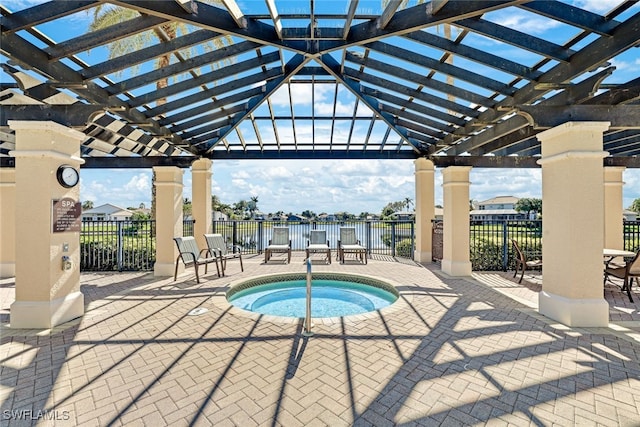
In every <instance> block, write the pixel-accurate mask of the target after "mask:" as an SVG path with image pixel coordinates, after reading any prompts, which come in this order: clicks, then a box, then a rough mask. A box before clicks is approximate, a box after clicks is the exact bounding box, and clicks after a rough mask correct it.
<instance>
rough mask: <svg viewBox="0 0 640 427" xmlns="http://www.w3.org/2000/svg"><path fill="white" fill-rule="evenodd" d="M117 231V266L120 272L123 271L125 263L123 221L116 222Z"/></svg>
mask: <svg viewBox="0 0 640 427" xmlns="http://www.w3.org/2000/svg"><path fill="white" fill-rule="evenodd" d="M116 230H117V236H118V238H117V240H116V251H117V255H116V257H117V261H116V262H117V265H118V271H122V268H123V265H124V262H123V251H124V243H123V238H122V221H116Z"/></svg>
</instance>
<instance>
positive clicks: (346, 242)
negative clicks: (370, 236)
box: [338, 227, 367, 264]
mask: <svg viewBox="0 0 640 427" xmlns="http://www.w3.org/2000/svg"><path fill="white" fill-rule="evenodd" d="M345 253H353V254H355V255H356V258H358V257H360V261H361V262H362V261H364V263H365V264H366V263H367V248H366V247H364V246H363V245H362V244H361V243H360V240H358V238H357V237H356V229H355V228H353V227H341V228H340V240H338V259H339V260H340V262H341V263H342V264H344V254H345Z"/></svg>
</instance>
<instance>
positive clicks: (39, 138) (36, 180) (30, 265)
mask: <svg viewBox="0 0 640 427" xmlns="http://www.w3.org/2000/svg"><path fill="white" fill-rule="evenodd" d="M9 126H10V127H11V129H13V130H14V131H15V134H16V149H15V151H13V152H12V153H11V154H12V155H13V156H14V157H15V158H16V168H15V179H16V185H15V206H14V209H15V236H16V245H15V256H16V259H15V269H16V271H15V273H16V275H15V276H16V297H15V302H14V303H13V304H11V312H10V326H11V327H12V328H35V329H41V328H44V329H48V328H52V327H54V326H56V325H59V324H61V323H65V322H67V321H69V320H72V319H75V318H77V317H80V316H82V315H83V314H84V296H83V295H82V293H81V292H80V222H81V218H80V186H79V185H76V186H74V187H72V188H65V187H63V186H61V185H60V183H58V181H57V178H56V172H57V170H58V167H59V166H61V165H64V164H66V165H70V166H73V167H74V168H76V169H79V168H80V164H81V163H84V161H83V160H82V159H81V158H80V143H81V141H83V140H84V138H85V135H84V134H83V133H81V132H78V131H75V130H72V129H69V128H67V127H65V126H62V125H59V124H57V123H54V122H39V121H9ZM61 202H64V203H65V206H68V207H70V208H72V210H69V211H67V212H68V216H67V214H65V215H63V214H61V208H60V209H58V208H56V207H55V206H60V203H61ZM3 204H4V202H3ZM73 209H76V210H73ZM63 217H66V218H75V220H67V219H64V218H63ZM3 239H4V236H3ZM63 257H67V258H65V259H66V260H68V261H70V265H69V264H68V263H67V264H66V266H68V267H69V268H68V269H65V268H64V266H65V264H63Z"/></svg>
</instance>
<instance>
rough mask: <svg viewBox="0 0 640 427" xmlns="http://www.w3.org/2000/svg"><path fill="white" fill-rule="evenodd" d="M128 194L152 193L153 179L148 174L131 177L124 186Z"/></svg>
mask: <svg viewBox="0 0 640 427" xmlns="http://www.w3.org/2000/svg"><path fill="white" fill-rule="evenodd" d="M124 190H125V191H126V192H149V191H151V179H150V178H149V175H147V174H142V173H141V174H138V175H134V176H132V177H131V179H130V180H129V182H127V183H126V184H125V185H124Z"/></svg>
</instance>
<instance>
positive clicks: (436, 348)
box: [0, 254, 640, 426]
mask: <svg viewBox="0 0 640 427" xmlns="http://www.w3.org/2000/svg"><path fill="white" fill-rule="evenodd" d="M281 261H282V260H281V259H279V258H278V257H276V258H275V260H274V261H273V262H271V263H269V264H268V265H265V264H264V263H263V259H262V257H260V256H255V257H245V271H244V273H241V272H240V269H239V266H238V263H237V262H230V263H229V266H228V271H227V273H228V275H227V276H226V277H223V278H218V277H217V276H216V275H215V273H213V274H211V271H210V273H209V274H208V275H206V276H205V280H202V282H201V283H200V284H196V282H195V277H194V276H193V270H192V269H190V270H188V272H187V273H185V275H183V276H182V277H179V280H178V281H177V282H173V281H172V279H169V278H162V279H158V278H154V277H153V275H152V274H141V273H104V274H101V273H94V274H90V273H85V274H82V277H81V283H82V292H83V293H84V294H85V298H86V299H85V301H86V305H87V307H86V314H85V316H84V317H83V318H82V319H79V320H76V321H73V322H70V323H68V324H65V325H61V326H60V327H57V328H56V329H55V330H51V331H30V330H11V329H7V328H6V326H5V327H3V329H2V341H1V345H0V361H1V364H2V366H1V368H0V369H1V370H0V375H1V377H2V381H1V389H0V400H1V402H2V412H1V413H0V417H1V421H0V423H1V425H3V426H14V425H34V424H38V425H56V426H66V425H68V426H72V425H74V426H75V425H82V426H92V425H99V426H108V425H126V426H132V425H133V426H135V425H141V426H142V425H146V426H161V425H171V426H186V425H198V426H200V425H216V426H224V425H240V426H251V425H266V426H278V425H283V426H314V425H330V426H343V425H344V426H347V425H374V426H385V425H427V426H431V425H433V426H437V425H446V426H462V425H464V426H466V425H492V426H503V425H504V426H507V425H513V426H527V425H535V426H554V425H558V426H567V425H581V426H583V425H585V426H596V425H598V426H600V425H603V426H639V425H640V365H639V363H638V361H640V328H638V324H639V320H640V304H639V303H638V302H636V303H635V304H631V303H629V302H628V301H627V302H626V303H624V301H623V300H624V299H623V298H621V297H620V301H619V302H620V304H622V305H619V309H616V308H612V315H613V316H614V317H612V321H615V322H613V323H612V324H611V325H610V327H609V328H591V329H586V328H568V327H564V326H562V325H558V324H556V323H555V322H553V321H550V320H548V319H546V318H545V317H543V316H540V315H538V314H537V313H536V311H535V309H534V308H533V307H534V306H535V301H536V292H537V291H536V290H535V286H536V283H535V278H533V279H532V278H528V277H526V280H525V281H523V285H524V286H518V285H517V284H516V283H514V282H513V281H511V280H510V279H511V277H510V276H509V275H508V273H504V274H501V273H475V274H474V277H473V278H450V277H446V276H444V275H443V274H442V273H441V272H440V270H439V268H438V267H437V266H435V265H424V266H423V265H417V264H414V263H410V262H406V261H405V262H396V261H394V260H393V259H390V258H380V257H378V258H376V257H374V259H372V260H370V262H369V264H368V265H366V266H364V265H360V264H357V263H355V262H348V263H346V264H344V265H340V264H338V263H336V262H335V261H334V263H333V264H331V265H324V264H320V263H318V262H317V261H316V262H314V266H313V268H314V271H337V272H350V273H362V274H364V275H368V276H374V277H378V278H384V279H386V280H387V281H389V282H391V283H393V284H394V285H396V286H397V287H398V289H399V291H400V294H401V298H400V301H399V303H397V304H396V305H394V306H393V307H390V308H388V309H384V310H382V311H381V312H379V313H373V314H369V315H366V316H355V317H347V318H342V319H334V320H333V321H326V322H324V321H322V322H321V321H318V322H316V323H315V325H314V328H313V332H314V335H313V336H312V337H310V338H306V337H303V336H302V334H301V330H302V324H301V322H300V321H298V320H295V321H280V320H274V319H273V318H269V317H266V316H257V315H250V314H246V313H243V312H240V311H239V310H238V309H236V308H230V306H229V305H228V304H227V303H226V300H225V299H224V298H223V296H224V293H225V292H226V290H227V289H228V288H229V285H230V284H235V283H238V282H240V281H242V280H243V279H245V278H248V277H252V276H256V275H263V274H271V273H280V272H292V271H297V272H304V271H305V266H304V264H303V262H302V256H301V255H300V254H294V258H293V261H292V263H291V264H289V265H284V264H282V262H281ZM214 270H215V269H214ZM13 288H14V285H13V282H12V281H11V280H5V281H2V282H0V296H2V300H1V301H0V309H1V311H0V316H1V317H0V320H1V321H2V322H3V323H5V324H6V323H7V322H8V321H9V316H8V313H9V311H8V308H9V305H10V304H11V302H12V301H13V290H14V289H13ZM619 293H620V292H619V290H617V289H613V290H611V291H609V296H608V297H611V296H612V295H614V294H615V295H616V296H614V298H618V296H617V294H619ZM636 295H637V296H638V298H636V301H638V300H640V295H639V294H638V292H636ZM616 304H617V303H615V302H614V303H613V306H614V307H615V306H616ZM197 307H203V308H206V309H207V311H206V312H205V313H204V314H201V315H197V316H192V315H189V312H190V311H191V310H193V309H194V308H197ZM619 313H621V314H619ZM622 315H624V316H622ZM615 316H622V317H615ZM25 418H26V419H25ZM48 418H56V420H49V419H48Z"/></svg>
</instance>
